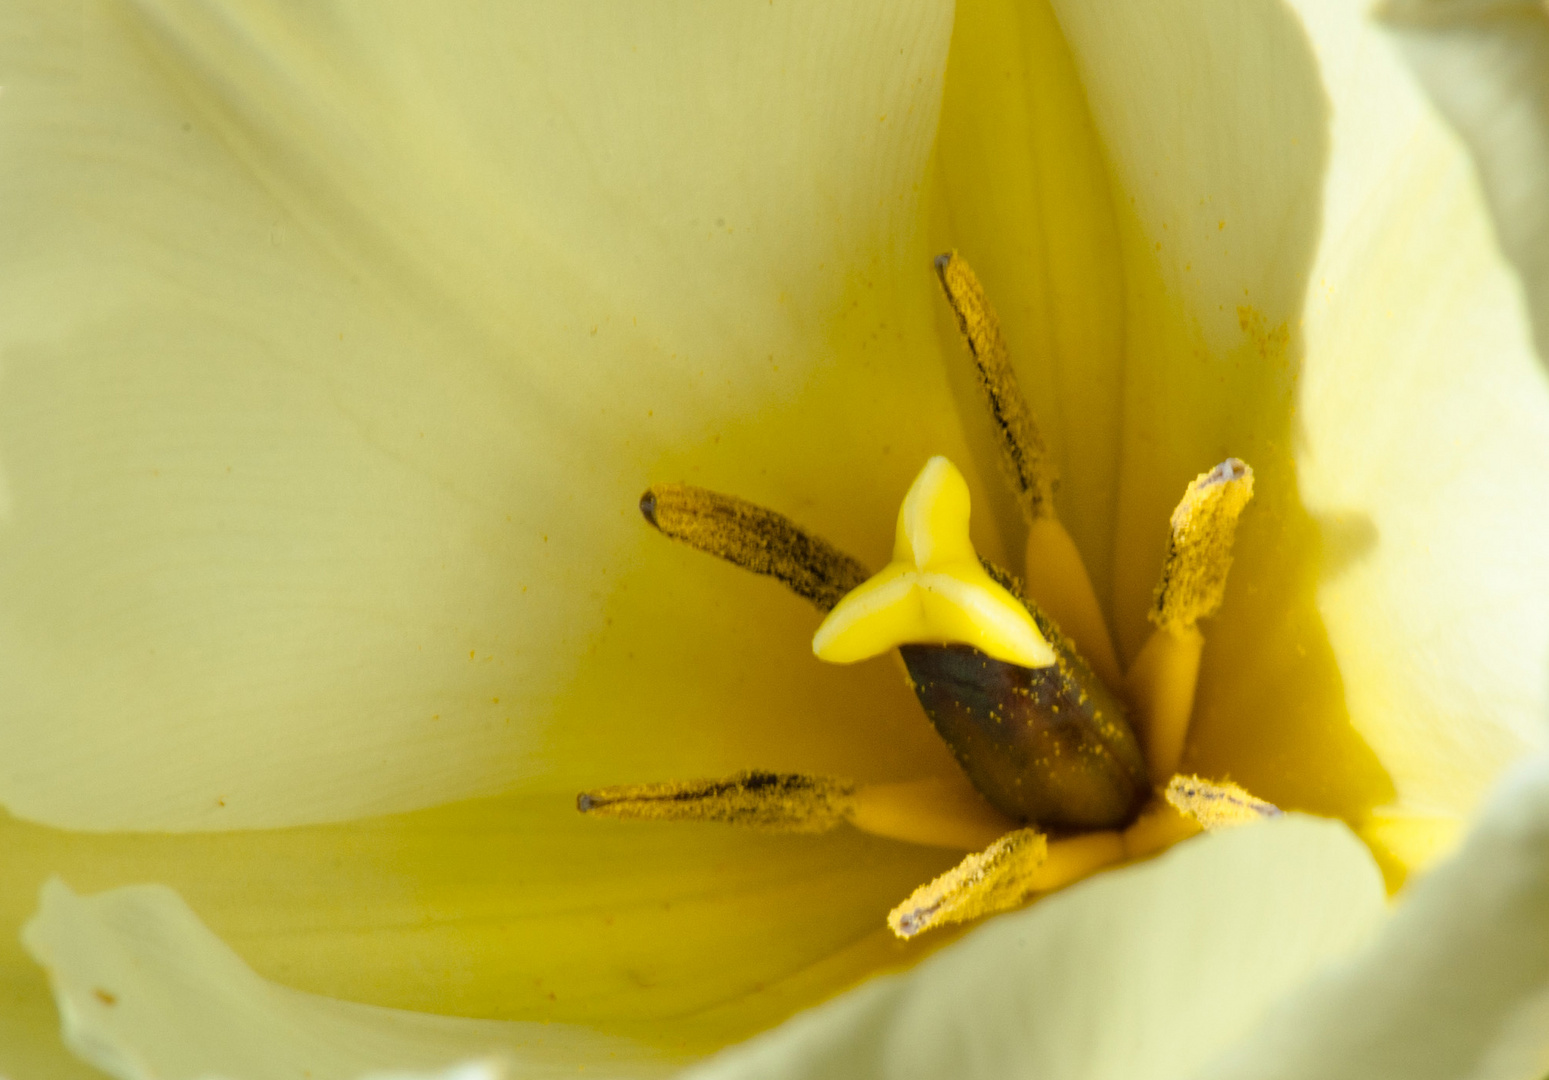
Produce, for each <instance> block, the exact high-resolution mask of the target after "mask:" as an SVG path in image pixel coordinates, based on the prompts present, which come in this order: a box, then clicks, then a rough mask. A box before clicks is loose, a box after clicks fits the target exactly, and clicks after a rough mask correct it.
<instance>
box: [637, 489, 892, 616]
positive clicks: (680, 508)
mask: <svg viewBox="0 0 1549 1080" xmlns="http://www.w3.org/2000/svg"><path fill="white" fill-rule="evenodd" d="M640 513H641V514H643V515H644V516H645V519H646V520H647V521H649V522H650V523H651V524H652V525H654V526H656V527H657V528H658V529H660V530H661V531H662V532H663V533H664V534H666V535H667V536H670V537H672V539H674V540H676V541H678V542H679V543H682V544H687V545H688V546H689V547H691V548H694V549H695V550H697V551H703V552H705V553H706V554H708V555H714V556H716V557H717V558H720V559H724V560H726V561H727V562H729V563H732V564H733V565H735V566H740V567H742V568H743V569H744V570H751V571H753V572H754V573H755V574H763V575H765V576H767V577H772V578H774V579H775V580H776V581H779V582H781V583H782V584H784V585H785V586H786V587H787V588H789V589H790V590H791V591H792V592H794V593H796V594H797V595H798V596H802V597H805V598H806V599H807V600H810V601H812V603H813V605H814V606H816V607H817V609H818V610H819V611H828V610H830V609H831V608H832V607H833V606H834V605H835V604H837V603H838V602H839V600H840V598H841V597H843V596H844V595H845V594H846V593H848V592H849V591H850V590H851V589H854V588H855V587H856V586H857V585H859V584H861V582H863V581H865V580H866V568H865V567H864V566H862V565H861V564H860V563H859V562H857V561H856V560H855V559H853V558H851V557H850V556H849V555H846V554H845V553H844V552H842V551H840V550H839V549H838V548H836V547H834V546H833V545H832V544H830V543H828V542H827V541H826V540H823V539H821V538H819V537H816V536H813V535H812V534H811V533H809V532H807V531H806V530H804V529H802V528H801V526H799V525H797V524H796V523H795V522H794V521H792V520H791V519H790V518H788V517H786V516H785V515H783V514H777V513H775V512H774V511H773V510H766V509H764V508H763V507H762V506H758V505H756V504H755V503H750V502H747V501H746V500H744V499H739V498H736V497H735V496H732V495H722V494H721V493H720V492H718V491H710V490H708V489H706V488H700V487H693V486H692V485H689V484H657V485H655V486H654V487H652V488H650V489H649V490H647V491H646V493H645V494H644V495H642V496H640Z"/></svg>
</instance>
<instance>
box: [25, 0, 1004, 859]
mask: <svg viewBox="0 0 1549 1080" xmlns="http://www.w3.org/2000/svg"><path fill="white" fill-rule="evenodd" d="M950 29H951V27H950V15H949V13H948V12H947V11H945V10H943V9H942V7H941V6H940V5H939V4H936V3H931V2H925V0H921V2H919V3H910V4H903V5H899V4H892V3H877V4H874V5H871V6H862V7H856V6H853V5H845V6H841V7H835V6H833V5H828V4H821V3H803V4H799V5H787V4H779V5H773V6H771V5H759V6H757V7H727V8H720V9H717V10H715V11H710V12H706V11H704V10H701V9H699V8H697V7H693V6H691V5H687V4H681V5H666V6H663V5H650V6H649V7H641V6H638V5H632V4H618V5H613V6H611V7H605V8H586V7H577V6H575V5H559V6H553V5H531V6H518V5H504V4H492V5H486V6H473V5H457V6H452V7H448V6H445V5H432V6H424V5H416V4H407V5H392V4H376V3H359V4H355V3H340V4H337V5H333V6H327V7H325V6H321V5H306V6H302V7H299V8H298V7H295V6H284V5H271V4H267V3H261V2H259V3H252V4H247V5H241V6H235V5H233V6H224V7H221V8H220V9H218V10H217V9H204V8H194V7H188V6H185V5H172V4H168V5H159V4H154V3H147V4H145V5H138V6H137V5H129V4H118V3H111V2H102V3H88V4H84V5H69V6H61V5H57V4H53V3H37V4H31V5H27V4H18V5H10V6H8V7H7V8H6V11H5V13H4V16H3V24H0V49H3V51H4V67H5V80H4V81H5V94H4V106H3V111H0V137H3V139H4V145H5V149H6V152H5V154H4V155H3V162H0V215H3V218H0V220H3V226H0V227H3V229H4V231H5V234H6V235H7V237H9V239H8V241H7V258H6V259H5V261H4V264H3V267H0V325H3V327H4V330H3V340H0V344H3V347H4V350H5V364H6V370H5V382H4V393H3V395H0V472H3V475H4V481H5V491H6V492H7V493H8V494H7V502H6V504H5V506H6V511H5V513H6V516H5V519H4V522H3V530H0V596H3V598H4V612H5V614H4V617H3V620H0V675H3V679H4V682H5V685H6V687H7V692H6V703H7V705H6V708H7V711H6V712H5V714H4V718H3V719H4V722H3V723H0V763H3V764H0V800H3V801H4V803H5V804H6V805H7V806H9V807H10V808H12V809H13V810H14V811H16V812H17V813H20V814H22V815H25V816H28V817H31V818H34V819H38V820H46V821H51V822H54V823H59V824H67V825H71V826H76V827H86V828H122V827H129V826H134V827H141V828H168V829H189V828H209V829H218V828H227V827H251V826H263V825H276V824H282V823H296V822H306V821H317V820H325V819H339V818H344V817H349V816H353V815H360V814H368V813H375V812H383V811H391V810H399V809H405V808H409V807H414V806H422V805H428V804H433V803H437V802H442V801H445V800H448V799H452V798H457V797H464V796H470V795H483V794H491V793H496V792H500V791H504V790H509V789H512V788H515V787H527V788H537V787H541V788H543V789H544V790H550V791H561V790H566V789H568V790H571V791H574V790H579V789H580V788H582V787H587V786H597V785H602V784H609V783H619V782H627V781H638V780H641V779H649V778H653V777H663V776H674V775H716V774H720V773H725V772H729V771H733V770H736V769H739V768H747V767H750V766H761V767H766V768H786V769H790V768H796V769H801V770H804V771H809V772H825V773H836V774H840V775H848V776H856V777H857V778H859V779H904V778H910V777H916V776H919V775H924V774H928V773H931V772H935V771H940V770H942V769H949V768H951V765H950V759H949V758H948V756H947V755H946V754H945V752H944V751H943V750H942V749H940V747H939V746H938V745H937V740H936V739H935V736H934V735H933V734H932V733H931V731H930V730H929V727H928V725H926V724H924V723H922V722H920V719H919V717H918V713H917V710H915V708H914V707H913V705H912V703H911V702H910V699H909V695H908V692H907V690H906V689H905V688H904V687H903V686H901V685H900V684H899V680H897V679H896V678H895V676H894V673H893V672H891V671H887V670H880V669H879V670H877V671H875V672H859V673H851V672H840V671H825V670H822V669H821V665H818V664H816V663H815V662H814V661H813V660H812V659H811V657H810V655H809V654H808V652H807V641H808V639H809V637H810V635H811V632H812V628H813V625H814V620H813V618H812V615H811V613H810V612H809V611H808V610H807V609H806V608H805V606H804V605H802V604H801V603H800V602H799V601H796V600H793V599H791V598H789V597H786V596H784V595H783V594H782V593H781V592H780V591H779V589H778V588H777V587H775V586H772V585H770V584H769V583H768V582H763V581H758V580H754V579H751V578H749V577H747V576H745V575H743V574H740V573H738V572H736V571H734V570H731V569H729V568H725V567H719V566H717V565H715V564H714V563H713V562H712V561H711V560H708V559H705V558H704V557H702V556H698V555H695V554H694V553H692V552H688V551H683V550H679V549H674V548H673V547H672V546H671V545H669V544H666V543H665V542H663V540H662V539H661V537H660V536H657V535H656V534H654V533H653V532H652V531H651V530H650V529H649V528H647V527H646V526H645V525H644V524H643V523H642V522H641V521H640V520H639V515H638V514H637V513H636V512H635V509H634V504H635V501H636V499H637V498H638V496H639V493H640V491H641V490H643V489H644V488H645V487H646V486H647V485H648V484H650V483H651V482H653V481H663V480H678V479H684V480H694V481H699V482H703V483H706V484H710V485H712V486H715V487H717V488H720V489H724V490H728V491H734V492H736V493H738V494H740V495H743V496H746V497H749V498H752V499H756V500H758V501H760V502H761V503H764V504H766V505H769V506H772V507H774V508H777V509H779V510H781V511H782V512H785V513H787V514H790V515H791V516H793V517H795V518H797V519H798V520H799V521H801V522H803V523H804V524H806V525H808V526H810V527H811V528H813V529H814V530H816V531H819V532H821V533H823V534H825V535H827V536H829V537H830V538H831V539H833V540H834V541H835V542H836V543H839V544H841V545H843V546H845V547H847V548H849V549H851V550H853V551H855V552H856V553H857V554H858V555H860V556H863V557H865V558H866V559H868V560H869V561H870V562H871V563H872V565H880V564H881V562H882V561H884V557H885V554H886V551H887V542H888V539H889V537H888V535H887V530H886V524H887V523H888V522H889V521H890V520H891V518H892V514H893V511H894V509H895V504H894V502H893V500H894V499H895V498H896V492H897V491H899V490H902V489H903V488H904V487H905V486H906V485H907V482H908V479H909V477H910V475H911V474H912V471H913V470H914V469H915V468H916V467H917V466H918V463H919V462H920V461H921V460H922V459H923V458H925V457H927V456H929V454H931V453H938V452H940V453H951V454H954V455H957V456H959V457H966V454H965V451H964V445H963V440H962V437H961V434H960V433H959V431H958V429H957V423H956V420H955V418H954V417H953V415H952V413H951V410H950V408H948V407H946V406H945V405H941V404H934V403H937V402H942V401H944V399H945V396H946V390H945V382H944V379H945V375H944V373H943V371H942V369H941V367H940V365H939V360H938V356H937V351H936V343H935V340H934V335H933V334H932V332H931V328H932V325H933V319H934V318H935V316H934V315H933V311H934V307H933V305H935V304H936V303H938V300H937V299H936V297H935V295H934V286H933V283H932V279H931V269H930V262H929V258H930V255H931V251H930V248H929V246H928V245H927V243H926V238H925V236H924V232H923V219H922V214H921V210H920V205H921V198H922V184H923V178H924V174H925V163H926V160H927V156H928V153H929V149H930V144H931V139H932V135H933V132H934V129H935V124H936V116H937V107H938V98H939V92H940V84H941V75H942V70H943V67H944V63H945V53H946V47H947V41H948V36H949V33H950ZM905 418H907V422H904V420H905ZM969 479H970V484H971V485H972V486H973V487H974V490H975V492H976V493H977V492H979V491H981V490H982V488H983V484H982V480H981V478H980V477H978V476H974V475H971V476H970V478H969ZM980 546H981V548H982V549H983V550H985V553H986V554H987V555H988V556H990V557H991V558H995V559H996V560H997V561H1001V562H1004V561H1005V559H1004V549H1003V547H1002V546H1001V545H1000V543H999V542H998V541H997V540H996V539H995V538H993V537H991V538H989V540H988V541H987V542H985V543H981V545H980ZM858 746H864V747H866V748H867V750H866V752H865V755H864V756H858V755H857V753H856V747H858Z"/></svg>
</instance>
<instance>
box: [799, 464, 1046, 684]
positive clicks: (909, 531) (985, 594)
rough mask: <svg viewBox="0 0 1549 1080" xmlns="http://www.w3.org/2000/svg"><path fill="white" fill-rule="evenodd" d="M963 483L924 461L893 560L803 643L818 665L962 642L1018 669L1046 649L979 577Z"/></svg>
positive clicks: (1029, 623)
mask: <svg viewBox="0 0 1549 1080" xmlns="http://www.w3.org/2000/svg"><path fill="white" fill-rule="evenodd" d="M968 512H969V496H968V483H967V481H965V480H964V479H963V474H962V473H960V472H958V470H957V467H956V466H955V465H953V464H952V463H951V462H950V461H948V460H947V459H946V458H944V457H939V456H938V457H933V458H931V459H930V461H928V462H926V464H925V468H923V469H921V470H920V475H919V476H918V477H916V478H915V481H914V483H913V485H911V486H910V488H909V493H908V494H907V495H905V496H904V502H903V505H902V506H901V507H899V510H898V529H897V534H896V537H895V539H894V542H893V561H892V562H891V563H889V564H888V565H887V566H886V567H885V568H884V569H883V570H882V572H881V573H880V574H877V575H875V576H874V577H872V578H870V579H869V580H868V581H866V582H865V583H864V584H862V585H860V586H859V587H858V588H856V589H854V590H852V591H851V592H850V593H849V594H848V595H846V596H845V597H844V599H842V600H840V601H839V603H838V605H837V606H835V607H834V609H833V610H832V611H830V612H829V613H828V617H827V618H826V619H824V620H823V623H822V625H821V626H819V627H818V630H817V633H816V634H815V635H814V636H813V638H812V651H813V653H815V654H816V655H817V657H818V659H820V660H827V661H828V662H830V663H834V664H853V663H855V662H856V661H858V660H869V659H870V658H871V657H873V656H880V655H882V654H883V653H885V652H889V651H891V650H893V649H896V648H897V647H898V646H900V645H912V644H927V643H928V644H935V645H951V644H957V645H970V646H972V647H974V648H975V649H978V650H979V651H980V652H982V653H984V654H985V655H986V656H992V657H994V658H995V659H997V660H1003V661H1005V662H1006V663H1008V664H1018V665H1020V666H1022V667H1027V668H1042V667H1048V666H1050V665H1051V664H1053V663H1054V662H1055V659H1056V658H1055V653H1054V649H1053V647H1052V646H1050V644H1049V642H1048V640H1047V639H1046V638H1045V637H1044V635H1043V632H1042V631H1041V630H1039V628H1038V624H1037V623H1036V622H1035V621H1034V619H1033V616H1032V614H1031V613H1030V612H1029V611H1028V610H1027V608H1026V607H1025V606H1024V605H1023V604H1022V602H1021V601H1020V600H1018V599H1017V598H1016V597H1015V596H1012V595H1011V593H1010V592H1009V591H1008V590H1007V589H1006V588H1005V587H1004V586H1003V585H1001V584H1000V583H999V582H997V581H995V579H994V578H992V577H990V575H989V574H988V573H987V572H986V571H985V569H984V566H983V565H982V564H981V563H980V561H979V556H978V555H977V554H976V553H975V552H974V547H973V541H971V540H970V539H969V538H968Z"/></svg>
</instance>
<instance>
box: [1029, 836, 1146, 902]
mask: <svg viewBox="0 0 1549 1080" xmlns="http://www.w3.org/2000/svg"><path fill="white" fill-rule="evenodd" d="M1123 861H1124V838H1123V837H1122V836H1121V835H1119V834H1118V833H1117V832H1114V831H1113V830H1111V829H1103V830H1102V831H1100V832H1089V833H1082V834H1081V835H1080V836H1072V837H1070V838H1068V839H1065V840H1055V841H1054V842H1052V843H1051V844H1050V845H1049V854H1048V857H1047V858H1045V859H1044V861H1043V864H1042V865H1041V866H1039V867H1038V869H1037V870H1035V871H1034V872H1033V873H1032V874H1030V875H1029V876H1028V884H1029V885H1030V886H1031V887H1032V889H1033V890H1034V891H1035V892H1049V891H1051V890H1053V889H1063V888H1064V887H1065V886H1066V885H1070V884H1073V883H1074V882H1077V881H1080V880H1081V879H1082V878H1084V877H1090V876H1091V875H1093V874H1095V873H1097V871H1099V870H1101V869H1102V868H1103V867H1105V866H1112V865H1113V864H1114V863H1116V862H1123Z"/></svg>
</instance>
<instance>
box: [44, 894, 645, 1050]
mask: <svg viewBox="0 0 1549 1080" xmlns="http://www.w3.org/2000/svg"><path fill="white" fill-rule="evenodd" d="M23 939H24V940H25V942H26V945H27V949H28V951H29V952H31V953H32V955H33V956H34V957H35V958H36V959H37V960H38V962H39V963H41V964H42V965H43V966H44V967H45V968H47V970H48V973H49V977H50V979H51V981H52V982H53V986H54V994H55V997H56V999H57V1000H58V1002H59V1011H60V1015H61V1017H62V1021H63V1027H64V1035H65V1040H66V1042H67V1043H68V1044H69V1046H70V1048H71V1049H72V1050H73V1051H74V1052H75V1053H76V1054H78V1055H79V1056H80V1057H82V1058H83V1059H85V1060H86V1061H89V1062H91V1063H92V1064H93V1065H96V1066H97V1067H98V1068H100V1069H102V1070H103V1071H104V1072H107V1073H109V1074H110V1075H112V1076H116V1077H118V1078H120V1080H201V1078H203V1077H210V1076H229V1077H239V1078H240V1080H280V1078H286V1080H289V1078H291V1077H295V1076H311V1077H315V1078H317V1080H354V1078H356V1077H361V1076H364V1075H366V1074H368V1073H374V1072H382V1071H386V1070H388V1069H392V1070H394V1071H403V1070H415V1071H438V1070H442V1069H446V1068H447V1067H448V1066H452V1065H455V1064H457V1063H458V1062H460V1061H466V1060H468V1059H472V1058H479V1057H496V1056H498V1057H502V1058H507V1059H508V1060H509V1061H510V1065H509V1068H510V1071H511V1072H512V1073H513V1074H515V1075H518V1076H524V1077H526V1076H531V1077H544V1076H561V1075H563V1076H571V1075H574V1074H575V1072H576V1068H577V1066H578V1065H582V1066H584V1065H587V1064H590V1065H593V1066H594V1067H595V1066H607V1067H610V1068H612V1069H613V1070H614V1071H615V1072H616V1074H618V1075H628V1076H652V1075H663V1074H665V1073H666V1071H667V1064H666V1063H665V1062H661V1061H659V1060H653V1059H652V1057H651V1056H650V1055H649V1054H647V1053H645V1052H644V1051H642V1050H640V1049H639V1048H637V1047H634V1046H632V1045H631V1044H629V1043H627V1042H625V1041H623V1040H615V1039H606V1038H603V1037H602V1036H598V1035H594V1034H592V1033H590V1032H587V1031H584V1030H579V1029H567V1028H564V1027H555V1026H553V1025H544V1024H517V1023H499V1022H494V1021H478V1020H458V1019H452V1018H450V1017H441V1016H429V1015H426V1014H423V1013H407V1012H401V1011H397V1010H392V1009H376V1008H371V1007H370V1006H365V1005H356V1004H352V1003H350V1002H344V1001H336V1000H333V999H330V998H323V997H317V996H314V995H311V994H302V993H298V992H297V991H294V990H289V989H287V988H285V987H282V986H276V985H275V984H273V983H270V982H267V981H265V980H264V979H261V978H259V977H258V976H257V975H256V974H254V973H253V971H252V969H250V968H249V967H247V965H245V964H243V963H242V961H241V960H240V959H239V958H238V957H237V955H236V954H235V953H233V952H232V951H231V950H230V949H228V948H227V947H226V946H225V945H223V944H222V943H221V941H220V939H219V938H217V937H216V936H215V935H214V934H212V933H210V931H209V930H208V929H206V928H205V926H204V925H203V924H202V923H200V922H199V919H198V917H197V916H195V915H194V913H193V912H192V911H190V910H189V908H188V906H187V905H186V904H184V903H183V902H182V900H181V899H180V898H179V897H178V895H177V893H175V892H173V891H172V890H171V889H168V888H166V887H165V886H158V885H138V886H128V887H125V888H121V889H114V890H113V891H111V892H107V893H102V894H100V895H98V896H93V897H86V898H83V897H80V896H77V895H76V894H75V893H74V892H72V891H71V890H70V888H69V886H67V885H65V884H64V883H63V882H61V881H59V880H58V879H55V880H53V881H51V882H50V883H49V884H48V885H47V886H46V887H45V888H44V890H43V896H42V903H41V906H40V908H39V910H38V914H37V916H36V917H35V918H34V919H33V920H32V921H31V922H30V923H28V925H27V928H26V931H25V932H24V934H23ZM496 1075H499V1073H498V1072H497V1073H496Z"/></svg>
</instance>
